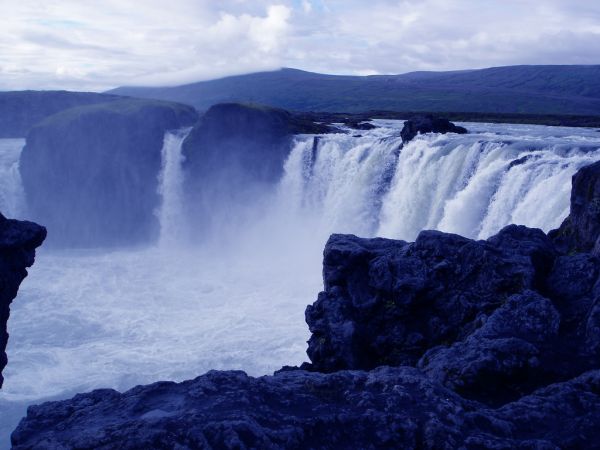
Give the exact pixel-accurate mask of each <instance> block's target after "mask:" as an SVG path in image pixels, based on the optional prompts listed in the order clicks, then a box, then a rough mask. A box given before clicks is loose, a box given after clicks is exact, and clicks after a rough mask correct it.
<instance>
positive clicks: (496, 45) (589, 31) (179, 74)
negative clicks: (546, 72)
mask: <svg viewBox="0 0 600 450" xmlns="http://www.w3.org/2000/svg"><path fill="white" fill-rule="evenodd" d="M3 13H4V17H3V27H2V30H1V31H0V54H2V59H1V60H0V89H24V88H34V89H49V88H66V89H86V90H87V89H91V90H103V89H108V88H111V87H114V86H118V85H133V84H143V85H149V84H170V85H172V84H181V83H186V82H192V81H197V80H202V79H209V78H214V77H219V76H224V75H229V74H238V73H244V72H250V71H258V70H270V69H275V68H278V67H282V66H286V67H297V68H301V69H305V70H313V71H321V72H327V73H354V74H365V73H402V72H406V71H412V70H454V69H463V68H477V67H488V66H496V65H507V64H593V63H600V46H598V45H597V43H598V42H599V41H600V3H598V2H589V1H583V0H546V1H545V2H530V1H524V0H505V1H503V2H497V1H493V0H453V1H452V2H448V1H447V0H371V1H369V2H364V1H363V0H310V1H309V0H221V1H219V2H214V1H212V0H170V1H169V2H168V4H167V5H166V4H165V2H164V1H163V0H145V1H144V2H133V1H132V0H104V1H103V2H95V1H90V2H81V1H79V0H46V1H36V0H28V1H26V2H25V1H22V0H4V1H3Z"/></svg>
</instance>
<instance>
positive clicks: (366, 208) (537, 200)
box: [280, 121, 600, 240]
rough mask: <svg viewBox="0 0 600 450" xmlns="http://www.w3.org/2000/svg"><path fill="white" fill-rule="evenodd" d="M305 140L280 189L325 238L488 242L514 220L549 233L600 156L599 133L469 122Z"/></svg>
mask: <svg viewBox="0 0 600 450" xmlns="http://www.w3.org/2000/svg"><path fill="white" fill-rule="evenodd" d="M379 125H380V126H381V127H380V128H377V129H375V130H371V131H367V132H361V133H362V134H361V135H360V136H359V137H353V136H352V134H351V133H346V134H341V133H340V134H332V135H324V136H320V137H319V139H318V140H315V139H314V137H311V136H301V137H299V138H298V139H297V140H296V142H295V144H294V146H293V148H292V151H291V154H290V156H289V158H288V160H287V162H286V164H285V175H284V177H283V179H282V182H281V185H280V195H281V196H282V197H283V198H285V203H286V205H287V208H288V209H289V210H290V211H293V213H294V214H296V215H298V216H301V217H312V218H313V220H314V222H313V225H312V226H316V229H317V230H318V231H319V232H320V233H321V234H322V235H326V234H328V233H332V232H336V233H337V232H339V233H354V234H358V235H361V236H383V237H390V238H397V239H405V240H414V239H415V238H416V236H417V235H418V233H419V232H420V231H421V230H423V229H437V230H441V231H446V232H452V233H458V234H461V235H464V236H468V237H471V238H479V239H483V238H487V237H489V236H491V235H493V234H495V233H497V232H498V231H499V230H500V229H501V228H503V227H504V226H506V225H508V224H510V223H517V224H523V225H527V226H530V227H537V228H541V229H543V230H544V231H549V230H550V229H553V228H556V227H558V226H559V225H560V223H561V222H562V220H564V218H565V217H566V216H567V215H568V212H569V196H570V191H571V177H572V175H573V174H574V173H575V172H576V171H577V170H578V169H579V168H581V167H583V166H585V165H587V164H591V163H593V162H595V161H597V160H600V136H599V135H598V133H594V131H593V130H586V129H568V128H557V127H542V126H527V125H492V124H466V126H467V127H468V128H470V129H471V133H470V134H468V135H456V134H447V135H436V134H432V135H423V136H418V137H417V138H416V139H414V140H413V141H411V142H410V143H408V144H407V145H405V146H404V147H403V148H401V149H400V147H401V139H400V137H399V130H400V128H401V125H402V122H394V121H381V122H380V123H379Z"/></svg>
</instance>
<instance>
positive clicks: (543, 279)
mask: <svg viewBox="0 0 600 450" xmlns="http://www.w3.org/2000/svg"><path fill="white" fill-rule="evenodd" d="M599 180H600V163H596V164H593V165H591V166H588V167H586V168H584V169H582V170H581V171H580V172H579V173H578V174H577V175H575V176H574V178H573V189H572V194H571V214H570V216H569V217H568V218H567V219H566V220H565V223H564V224H563V226H562V227H561V228H560V229H559V230H557V231H555V232H551V233H549V235H546V234H545V233H543V232H542V231H540V230H538V229H530V228H526V227H524V226H516V225H510V226H508V227H506V228H504V229H503V230H502V231H500V232H499V233H498V234H497V235H495V236H493V237H491V238H489V239H487V240H485V241H475V240H471V239H466V238H463V237H461V236H457V235H452V234H447V233H441V232H434V231H424V232H422V233H421V234H420V235H419V236H418V238H417V239H416V241H415V242H414V243H407V242H403V241H394V240H389V239H381V238H375V239H361V238H358V237H356V236H352V235H333V236H332V237H331V238H330V240H329V242H328V243H327V245H326V248H325V251H324V267H323V278H324V291H323V292H321V293H320V294H319V297H318V299H317V301H316V302H315V303H314V304H313V305H310V306H309V307H308V308H307V310H306V321H307V323H308V325H309V328H310V331H311V333H312V336H311V338H310V340H309V347H308V356H309V358H310V360H311V362H310V363H305V364H303V365H302V367H300V368H295V367H284V368H282V369H281V370H280V371H278V372H277V373H276V374H274V375H272V376H263V377H258V378H253V377H249V376H247V375H246V374H245V373H243V372H239V371H212V372H209V373H207V374H205V375H202V376H200V377H198V378H196V379H194V380H190V381H185V382H182V383H173V382H158V383H154V384H151V385H148V386H138V387H136V388H134V389H131V390H129V391H127V392H125V393H119V392H117V391H114V390H111V389H102V390H96V391H93V392H91V393H87V394H79V395H77V396H75V397H74V398H72V399H71V400H65V401H59V402H49V403H45V404H43V405H39V406H32V407H30V408H29V410H28V414H27V417H25V418H24V419H23V420H22V421H21V423H20V425H19V426H18V428H17V429H16V430H15V432H14V433H13V435H12V443H13V445H14V448H16V449H26V448H107V449H108V448H115V447H118V448H131V449H133V448H227V449H234V448H236V449H239V448H270V449H276V448H431V449H439V448H448V449H451V448H495V449H505V448H506V449H509V448H523V449H531V448H536V449H556V448H599V447H600V440H599V439H598V436H597V430H598V427H599V426H600V300H598V299H599V297H600V296H599V291H598V289H599V286H600V283H598V281H599V278H600V277H599V275H600V259H599V258H598V257H597V256H596V253H597V252H596V250H595V249H596V245H595V242H596V240H597V239H598V236H599V231H598V228H597V224H598V221H597V220H596V219H597V214H598V212H597V210H598V208H597V205H598V204H599V203H600V190H597V189H596V185H597V184H598V181H599Z"/></svg>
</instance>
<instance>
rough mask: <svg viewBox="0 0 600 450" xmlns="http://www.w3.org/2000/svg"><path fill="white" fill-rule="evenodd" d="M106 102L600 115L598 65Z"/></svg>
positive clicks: (214, 89) (283, 75) (278, 81)
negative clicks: (252, 104) (248, 104)
mask: <svg viewBox="0 0 600 450" xmlns="http://www.w3.org/2000/svg"><path fill="white" fill-rule="evenodd" d="M107 93H110V94H118V95H124V96H133V97H143V98H155V99H159V100H171V101H178V102H182V103H187V104H189V105H192V106H194V107H195V108H196V109H198V110H200V111H204V110H206V109H208V107H210V106H212V105H213V104H216V103H221V102H245V103H248V102H250V103H262V104H268V105H272V106H276V107H279V108H284V109H288V110H292V111H302V112H308V111H323V112H347V113H356V112H365V111H369V110H390V111H423V112H425V111H441V112H473V113H476V112H481V113H521V114H572V115H600V65H589V66H584V65H563V66H560V65H556V66H550V65H539V66H538V65H520V66H501V67H490V68H486V69H471V70H459V71H446V72H429V71H416V72H408V73H405V74H398V75H368V76H354V75H330V74H319V73H314V72H307V71H303V70H299V69H293V68H282V69H279V70H276V71H268V72H256V73H251V74H246V75H234V76H230V77H224V78H218V79H214V80H208V81H199V82H195V83H189V84H184V85H180V86H172V87H134V86H124V87H119V88H116V89H112V90H110V91H107Z"/></svg>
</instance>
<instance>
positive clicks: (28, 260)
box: [0, 214, 46, 388]
mask: <svg viewBox="0 0 600 450" xmlns="http://www.w3.org/2000/svg"><path fill="white" fill-rule="evenodd" d="M45 238H46V229H45V228H44V227H42V226H39V225H37V224H35V223H32V222H24V221H18V220H11V219H7V218H5V217H4V216H3V215H2V214H0V388H1V387H2V383H3V381H4V378H3V377H2V370H3V369H4V367H6V363H7V357H6V353H5V350H6V344H7V342H8V331H7V322H8V317H9V315H10V304H11V303H12V301H13V299H14V298H15V297H16V296H17V291H18V289H19V285H20V284H21V282H22V281H23V279H24V278H25V277H26V276H27V267H31V265H32V264H33V261H34V258H35V249H36V248H37V247H39V246H40V245H41V244H42V242H43V241H44V239H45Z"/></svg>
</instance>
